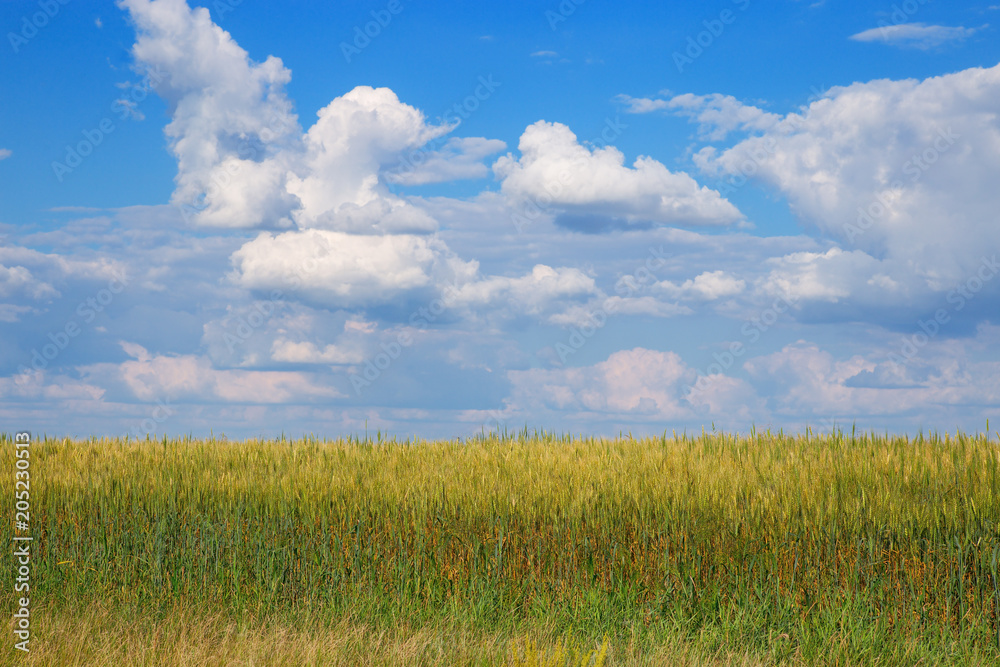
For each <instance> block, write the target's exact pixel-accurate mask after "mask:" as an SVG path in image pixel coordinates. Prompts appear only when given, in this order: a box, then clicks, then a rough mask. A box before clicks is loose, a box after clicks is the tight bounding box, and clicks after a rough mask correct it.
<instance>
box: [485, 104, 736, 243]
mask: <svg viewBox="0 0 1000 667" xmlns="http://www.w3.org/2000/svg"><path fill="white" fill-rule="evenodd" d="M518 150H519V151H520V153H521V156H520V157H515V156H514V155H513V154H508V155H506V156H504V157H501V158H500V159H499V160H497V161H496V163H494V165H493V172H494V173H495V174H496V176H497V178H498V179H500V181H501V191H502V192H503V194H504V195H506V196H507V197H508V198H510V199H511V200H513V201H515V202H533V203H535V204H536V205H537V206H539V207H542V208H552V209H555V210H556V211H557V212H559V213H563V214H568V215H569V216H582V217H585V218H586V217H591V216H606V217H609V218H616V219H624V220H625V221H627V222H628V223H650V222H652V223H658V224H664V225H691V226H700V225H726V224H731V223H734V222H738V221H739V220H741V219H742V215H741V214H740V212H739V211H738V210H737V209H736V207H735V206H733V205H732V204H731V203H729V202H728V201H726V200H725V199H723V198H722V197H721V196H720V195H719V193H718V192H716V191H714V190H710V189H709V188H706V187H702V186H699V185H698V183H697V182H696V181H695V180H694V179H693V178H691V177H690V176H688V175H687V174H685V173H672V172H670V171H669V170H668V169H667V168H666V167H665V166H663V165H662V164H661V163H659V162H657V161H656V160H653V159H652V158H649V157H639V158H638V159H636V161H635V163H634V164H633V166H632V167H631V168H629V167H626V166H625V156H624V155H623V154H622V153H621V151H619V150H618V149H616V148H614V147H613V146H607V147H604V148H594V149H590V148H587V147H586V146H583V145H581V144H580V143H579V141H577V137H576V135H575V134H573V132H572V131H571V130H570V129H569V128H568V127H566V126H565V125H563V124H561V123H548V122H545V121H538V122H537V123H535V124H533V125H530V126H529V127H528V128H527V129H526V130H525V131H524V134H522V135H521V139H520V142H519V144H518Z"/></svg>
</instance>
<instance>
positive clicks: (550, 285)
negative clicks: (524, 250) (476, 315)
mask: <svg viewBox="0 0 1000 667" xmlns="http://www.w3.org/2000/svg"><path fill="white" fill-rule="evenodd" d="M596 293H597V287H596V286H595V285H594V279H593V278H591V277H590V276H588V275H586V274H584V273H583V272H582V271H580V270H579V269H566V268H559V269H554V268H552V267H550V266H545V265H544V264H538V265H536V266H535V267H534V268H533V269H532V270H531V273H529V274H527V275H525V276H522V277H520V278H507V277H503V276H493V277H489V278H484V279H482V280H478V281H475V282H469V283H467V284H465V285H462V286H461V287H459V288H458V289H456V290H453V291H450V292H449V293H448V295H447V298H446V303H448V304H451V305H456V306H468V307H476V306H489V305H492V306H496V305H499V304H510V305H512V306H513V307H515V308H516V309H517V310H518V311H519V312H525V313H528V314H531V315H536V314H540V313H542V312H543V311H544V310H545V308H546V307H548V306H549V305H550V304H551V303H552V302H553V301H557V300H560V299H566V298H576V297H581V296H587V295H592V294H596Z"/></svg>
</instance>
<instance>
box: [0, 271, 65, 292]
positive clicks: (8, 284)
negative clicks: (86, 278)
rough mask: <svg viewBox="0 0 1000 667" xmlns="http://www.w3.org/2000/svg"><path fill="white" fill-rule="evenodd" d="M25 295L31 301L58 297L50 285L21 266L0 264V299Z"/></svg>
mask: <svg viewBox="0 0 1000 667" xmlns="http://www.w3.org/2000/svg"><path fill="white" fill-rule="evenodd" d="M14 295H25V296H27V297H29V298H31V299H36V300H37V299H52V298H54V297H57V296H59V292H58V290H56V288H54V287H53V286H52V285H50V284H48V283H46V282H43V281H40V280H38V279H37V278H35V276H33V275H32V273H31V271H29V270H28V269H26V268H25V267H23V266H10V267H7V266H4V265H3V264H0V297H11V296H14Z"/></svg>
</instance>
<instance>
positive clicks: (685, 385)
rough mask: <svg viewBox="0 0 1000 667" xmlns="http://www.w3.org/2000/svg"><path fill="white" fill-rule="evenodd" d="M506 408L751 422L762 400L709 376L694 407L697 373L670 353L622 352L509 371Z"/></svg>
mask: <svg viewBox="0 0 1000 667" xmlns="http://www.w3.org/2000/svg"><path fill="white" fill-rule="evenodd" d="M508 377H509V378H510V381H511V383H512V385H513V389H512V394H511V397H510V399H509V400H508V402H507V410H508V411H510V412H515V413H522V414H523V413H529V414H536V415H537V414H540V413H542V412H543V411H554V412H559V413H562V414H563V415H564V417H569V416H570V415H573V416H575V417H578V418H584V419H596V420H611V421H614V420H623V421H627V422H629V423H637V422H644V421H646V422H649V421H660V422H662V421H665V420H671V421H682V420H692V419H696V418H700V417H699V415H704V414H705V413H706V411H710V412H712V413H715V414H718V415H719V416H721V417H723V418H725V419H734V420H735V419H744V420H747V419H750V418H752V414H754V413H756V412H758V411H760V410H761V409H762V408H763V402H762V401H761V400H760V399H759V398H757V397H756V395H755V394H754V391H753V389H752V388H751V387H750V386H749V385H747V384H746V382H744V381H743V380H739V379H736V378H730V377H725V376H711V377H709V378H705V379H703V380H702V381H701V384H699V394H698V396H697V398H696V399H695V402H694V403H693V404H692V403H691V402H690V401H688V399H687V397H686V396H687V393H688V389H689V388H690V386H691V385H692V384H694V382H695V381H696V379H697V374H696V372H695V371H694V370H693V369H692V368H690V367H689V366H687V365H686V364H685V363H684V361H683V360H682V359H681V358H680V357H679V356H678V355H677V354H676V353H674V352H658V351H655V350H647V349H643V348H635V349H632V350H621V351H619V352H615V353H613V354H611V355H610V356H609V357H608V359H607V360H606V361H602V362H598V363H596V364H594V365H593V366H584V367H578V368H561V369H553V370H543V369H531V370H526V371H510V372H509V373H508Z"/></svg>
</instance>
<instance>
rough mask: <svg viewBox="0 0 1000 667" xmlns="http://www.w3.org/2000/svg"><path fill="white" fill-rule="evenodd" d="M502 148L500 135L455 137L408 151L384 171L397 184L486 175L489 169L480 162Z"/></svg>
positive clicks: (434, 181) (505, 145)
mask: <svg viewBox="0 0 1000 667" xmlns="http://www.w3.org/2000/svg"><path fill="white" fill-rule="evenodd" d="M505 148H507V144H506V143H505V142H503V141H500V140H499V139H484V138H482V137H469V138H458V137H454V138H451V139H449V140H448V142H447V143H446V144H445V145H444V146H443V147H442V148H441V150H435V151H427V152H419V151H413V152H411V153H410V154H408V155H407V157H406V159H405V161H404V162H403V163H402V164H401V165H400V166H398V167H396V168H394V169H392V170H390V171H389V172H388V173H387V174H386V180H387V181H389V182H390V183H397V184H399V185H426V184H428V183H440V182H443V181H456V180H460V179H465V178H485V177H486V176H488V175H489V169H488V168H487V166H486V165H485V164H483V162H482V161H483V159H484V158H486V157H489V156H490V155H493V154H495V153H499V152H500V151H502V150H504V149H505Z"/></svg>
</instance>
